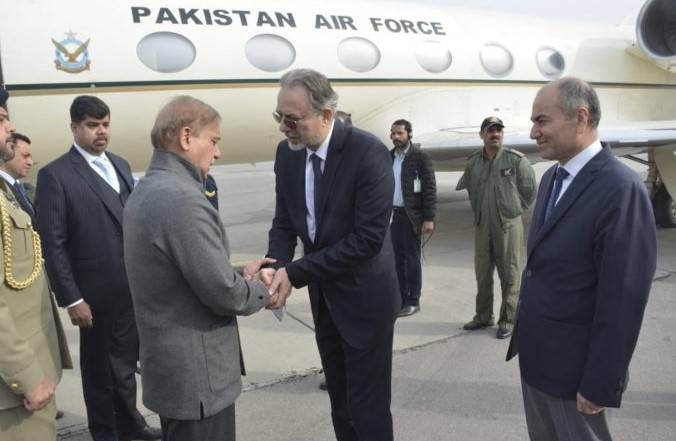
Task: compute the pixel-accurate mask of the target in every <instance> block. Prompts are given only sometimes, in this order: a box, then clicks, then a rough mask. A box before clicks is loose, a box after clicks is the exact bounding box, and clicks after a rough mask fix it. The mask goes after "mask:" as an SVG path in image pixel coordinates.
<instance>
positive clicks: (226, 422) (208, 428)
mask: <svg viewBox="0 0 676 441" xmlns="http://www.w3.org/2000/svg"><path fill="white" fill-rule="evenodd" d="M160 424H161V425H162V441H235V436H236V431H235V404H234V403H233V404H231V405H230V406H228V407H226V408H225V409H223V410H221V411H220V412H218V413H217V414H215V415H211V416H210V417H207V418H202V419H201V420H174V419H171V418H164V417H162V416H160ZM270 439H274V436H271V437H270Z"/></svg>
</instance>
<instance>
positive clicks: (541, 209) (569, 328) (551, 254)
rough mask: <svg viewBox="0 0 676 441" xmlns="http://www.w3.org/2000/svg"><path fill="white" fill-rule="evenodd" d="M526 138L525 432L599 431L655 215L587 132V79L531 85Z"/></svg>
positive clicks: (646, 285)
mask: <svg viewBox="0 0 676 441" xmlns="http://www.w3.org/2000/svg"><path fill="white" fill-rule="evenodd" d="M531 119H532V121H533V128H532V129H531V138H533V139H535V140H536V141H537V145H538V150H539V151H540V154H541V156H542V157H543V158H544V159H548V160H555V161H558V163H557V164H555V165H554V166H552V167H551V168H550V169H549V170H548V171H547V172H546V173H545V174H544V176H543V177H542V180H541V182H540V189H539V192H538V196H537V201H536V203H535V209H534V211H533V218H532V221H531V229H530V233H529V236H528V250H527V251H528V263H527V265H526V268H525V270H524V272H523V278H522V284H521V297H520V299H519V306H518V314H517V322H516V328H515V330H514V334H513V336H512V341H511V343H510V348H509V351H508V354H507V359H508V360H509V359H510V358H512V357H513V356H514V355H515V354H516V353H517V352H518V354H519V367H520V369H521V384H522V389H523V398H524V408H525V411H526V423H527V425H528V433H529V434H530V438H531V440H533V441H540V440H542V441H544V440H547V441H557V440H558V441H592V440H595V441H596V440H603V441H607V440H611V439H612V438H611V435H610V431H609V429H608V424H607V421H606V417H605V412H604V411H603V409H604V407H619V406H620V404H621V401H622V394H623V392H624V390H625V389H626V386H627V380H628V368H629V362H630V360H631V356H632V353H633V351H634V347H635V346H636V340H637V339H638V334H639V330H640V329H641V321H642V319H643V311H644V310H645V305H646V302H647V300H648V293H649V291H650V286H651V283H652V277H653V274H654V273H655V261H656V238H655V219H654V217H653V213H652V207H651V203H650V199H649V198H648V193H647V191H646V189H645V185H644V184H643V182H641V179H640V177H639V176H638V174H637V173H635V172H634V171H632V170H630V169H629V168H628V167H627V166H625V165H624V164H622V163H621V162H620V161H618V160H617V159H616V158H615V157H614V156H613V154H612V152H611V150H610V147H609V146H607V145H606V146H603V145H601V143H600V142H599V140H598V136H597V127H598V124H599V121H600V119H601V108H600V104H599V99H598V97H597V95H596V92H595V91H594V89H593V88H592V87H591V86H590V85H589V84H587V83H585V82H584V81H582V80H579V79H577V78H563V79H561V80H557V81H554V82H552V83H550V84H548V85H547V86H545V87H543V88H542V89H541V90H540V91H539V92H538V94H537V96H536V98H535V102H534V103H533V113H532V117H531Z"/></svg>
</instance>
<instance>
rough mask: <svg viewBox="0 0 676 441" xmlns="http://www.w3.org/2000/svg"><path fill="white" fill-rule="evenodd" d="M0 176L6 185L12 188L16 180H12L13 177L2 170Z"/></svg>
mask: <svg viewBox="0 0 676 441" xmlns="http://www.w3.org/2000/svg"><path fill="white" fill-rule="evenodd" d="M0 176H1V177H2V179H4V180H5V181H7V183H8V184H9V185H11V186H14V183H15V182H16V181H17V180H16V179H14V177H12V176H11V175H10V174H9V173H7V172H6V171H4V170H0Z"/></svg>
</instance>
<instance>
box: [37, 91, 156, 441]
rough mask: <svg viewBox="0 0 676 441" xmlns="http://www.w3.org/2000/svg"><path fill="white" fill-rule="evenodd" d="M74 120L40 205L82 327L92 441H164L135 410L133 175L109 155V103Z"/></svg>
mask: <svg viewBox="0 0 676 441" xmlns="http://www.w3.org/2000/svg"><path fill="white" fill-rule="evenodd" d="M70 117H71V125H70V128H71V131H72V133H73V138H74V142H73V146H72V147H71V148H70V150H69V151H68V153H66V154H64V155H63V156H61V157H59V158H57V159H56V160H54V161H53V162H51V163H49V164H47V165H46V166H45V167H43V168H42V169H41V170H40V172H39V173H38V184H37V194H36V204H35V205H36V208H37V212H38V227H39V230H40V234H41V236H42V243H43V247H44V254H45V264H46V268H47V273H48V275H49V280H50V282H51V287H52V289H53V290H54V294H55V295H56V299H57V301H58V303H59V305H60V306H62V307H66V308H68V315H69V316H70V319H71V322H72V323H73V325H75V326H78V327H79V328H80V368H81V371H82V387H83V390H84V399H85V404H86V406H87V420H88V425H89V430H90V432H91V435H92V438H93V439H94V441H108V440H111V441H115V440H118V439H119V440H131V439H159V438H160V436H161V432H160V430H159V429H154V428H150V427H148V425H147V424H146V422H145V420H144V418H143V417H142V416H141V414H140V413H139V411H138V410H137V409H136V379H135V377H134V374H135V369H136V362H137V360H138V335H137V331H136V323H135V321H134V311H133V308H132V303H131V294H130V292H129V285H128V282H127V275H126V272H125V268H124V259H123V247H122V209H123V207H124V204H125V202H126V201H127V198H128V197H129V194H130V193H131V191H132V189H133V187H134V184H133V178H132V175H131V170H130V168H129V164H128V163H127V162H126V161H125V160H124V159H122V158H120V157H119V156H117V155H114V154H112V153H110V152H106V147H107V146H108V142H109V139H110V110H109V109H108V106H107V105H106V104H105V103H104V102H103V101H101V100H100V99H99V98H96V97H93V96H79V97H77V98H75V100H74V101H73V104H72V105H71V107H70Z"/></svg>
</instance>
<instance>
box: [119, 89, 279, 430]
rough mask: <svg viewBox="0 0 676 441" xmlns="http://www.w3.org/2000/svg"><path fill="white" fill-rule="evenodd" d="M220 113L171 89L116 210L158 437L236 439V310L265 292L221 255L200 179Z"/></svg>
mask: <svg viewBox="0 0 676 441" xmlns="http://www.w3.org/2000/svg"><path fill="white" fill-rule="evenodd" d="M220 120H221V118H220V116H219V114H218V112H216V110H214V109H213V108H212V107H211V106H209V105H207V104H205V103H203V102H202V101H199V100H197V99H194V98H191V97H187V96H180V97H176V98H174V99H172V100H171V101H170V102H169V103H168V104H167V105H166V106H165V107H164V108H163V109H162V110H161V111H160V113H159V114H158V116H157V119H156V121H155V125H154V127H153V129H152V132H151V140H152V144H153V147H154V152H153V157H152V160H151V163H150V167H149V168H148V172H147V174H146V175H145V177H144V178H142V179H141V180H140V182H139V184H138V186H137V187H136V188H135V190H134V192H133V193H132V196H131V197H130V198H129V200H128V201H127V205H126V207H125V210H124V252H125V265H126V267H127V274H128V276H129V285H130V287H131V293H132V299H133V302H134V310H135V314H136V323H137V326H138V333H139V339H140V344H141V345H140V348H141V353H140V359H141V366H142V373H143V403H144V404H145V405H146V407H148V408H149V409H151V410H154V411H155V412H157V413H158V414H159V415H160V421H161V425H162V434H163V438H162V439H163V440H165V441H173V440H189V439H192V440H207V439H219V440H234V439H235V409H234V402H235V399H236V398H237V396H238V395H239V394H240V392H241V388H242V386H241V378H240V372H241V371H240V348H239V336H238V332H237V321H236V318H235V316H236V315H248V314H252V313H254V312H256V311H258V310H259V309H261V308H263V307H264V306H266V305H267V304H268V302H269V295H268V290H267V288H266V287H265V285H264V284H263V283H262V282H261V281H260V280H259V277H258V275H257V273H258V270H259V269H260V266H261V265H262V264H263V263H269V262H270V261H271V260H270V259H260V260H258V261H255V262H252V263H250V264H249V265H247V266H246V267H245V268H244V270H243V275H242V274H240V273H239V272H238V271H236V270H235V269H233V267H232V266H231V265H230V261H229V246H228V239H227V236H226V234H225V228H224V227H223V224H222V222H221V220H220V218H219V215H218V211H217V210H216V209H215V208H214V207H213V206H212V205H211V204H210V203H209V201H208V200H207V198H206V196H205V194H204V188H205V187H204V186H205V180H206V176H207V173H208V172H209V167H210V166H211V164H212V163H213V161H214V159H215V158H218V157H219V156H220V150H219V148H218V141H219V140H220V136H221V129H220Z"/></svg>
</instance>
